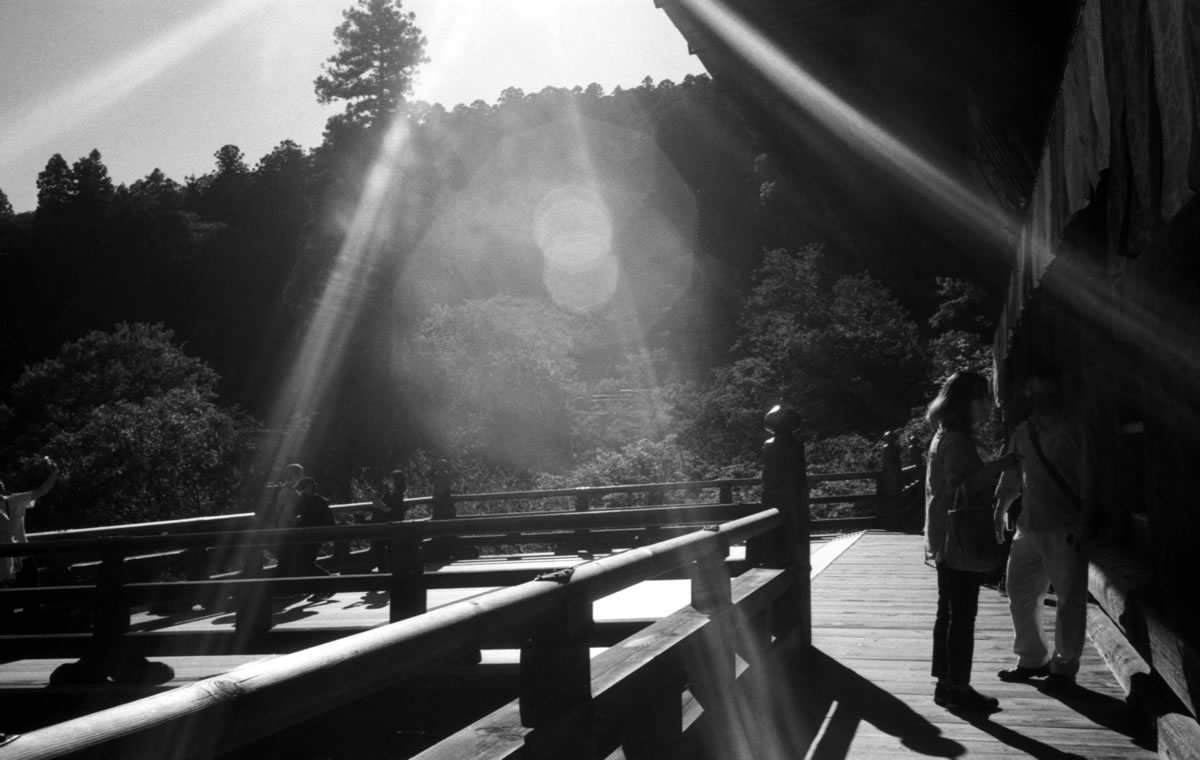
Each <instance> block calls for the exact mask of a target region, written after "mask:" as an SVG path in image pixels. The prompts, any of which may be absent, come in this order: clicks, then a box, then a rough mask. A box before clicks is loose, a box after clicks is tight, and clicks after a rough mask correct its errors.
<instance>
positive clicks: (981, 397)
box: [925, 372, 1017, 712]
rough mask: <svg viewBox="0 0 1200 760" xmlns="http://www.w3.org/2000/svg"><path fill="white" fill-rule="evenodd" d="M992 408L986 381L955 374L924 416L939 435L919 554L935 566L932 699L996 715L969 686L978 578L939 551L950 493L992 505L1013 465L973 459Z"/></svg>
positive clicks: (1009, 459)
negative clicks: (959, 492) (965, 493)
mask: <svg viewBox="0 0 1200 760" xmlns="http://www.w3.org/2000/svg"><path fill="white" fill-rule="evenodd" d="M990 406H991V390H990V388H989V387H988V380H987V378H986V377H984V376H983V375H981V374H979V373H978V372H956V373H954V375H952V376H951V377H950V379H948V380H947V381H946V382H945V383H944V384H943V385H942V388H941V391H940V392H939V393H938V395H937V398H935V399H934V400H933V403H931V404H930V405H929V409H928V410H927V412H926V414H925V418H926V420H928V422H929V424H930V425H932V426H933V427H935V428H936V430H937V432H936V433H935V434H934V436H933V441H932V442H930V444H929V457H928V460H927V461H928V467H927V470H926V474H925V555H926V557H927V559H931V560H932V561H933V563H934V566H935V567H936V568H937V583H938V604H937V619H936V621H935V623H934V626H933V667H932V675H933V677H934V678H936V679H937V685H936V686H935V687H934V691H933V701H934V702H936V703H937V704H938V705H941V706H943V707H948V708H950V709H958V710H971V711H982V712H990V711H992V710H995V709H997V707H998V706H999V701H998V700H997V699H995V698H994V697H988V696H984V695H983V694H980V693H979V692H977V691H975V690H974V689H973V688H971V665H972V661H973V658H974V654H975V613H976V610H977V609H978V606H979V585H980V574H979V573H975V572H970V571H967V570H958V569H955V568H952V567H950V566H949V565H947V564H946V563H945V562H944V557H943V549H944V547H945V545H946V522H947V513H948V511H949V509H950V507H951V506H952V505H953V503H954V493H955V491H956V490H958V488H959V487H960V486H963V485H965V486H966V488H967V489H968V492H969V493H971V494H972V495H974V496H975V497H976V498H978V499H980V500H982V501H984V502H990V501H991V494H992V489H993V488H994V487H995V483H996V480H997V478H998V477H999V476H1000V473H1001V472H1003V471H1004V470H1010V469H1014V468H1016V467H1017V458H1016V457H1015V456H1013V455H1011V454H1009V455H1005V456H1003V457H1001V458H1000V459H997V460H994V461H991V462H986V463H985V462H984V461H983V459H982V458H981V457H980V456H979V450H978V448H977V447H976V441H975V428H976V426H978V425H979V424H980V423H982V422H984V421H985V420H986V419H987V418H988V415H989V410H990Z"/></svg>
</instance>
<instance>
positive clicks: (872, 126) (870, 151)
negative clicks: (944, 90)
mask: <svg viewBox="0 0 1200 760" xmlns="http://www.w3.org/2000/svg"><path fill="white" fill-rule="evenodd" d="M678 4H679V5H680V6H681V7H683V8H686V9H687V10H689V11H690V12H691V13H692V14H693V15H694V16H695V18H696V19H697V20H699V21H700V23H701V24H702V25H703V26H704V27H705V28H706V29H707V30H708V32H709V33H710V34H712V35H713V36H714V37H716V38H718V39H720V40H721V41H722V42H724V43H725V44H726V45H728V46H729V48H730V49H731V50H732V51H733V52H734V54H735V55H737V56H738V57H740V58H741V59H742V60H744V61H745V62H746V63H748V64H749V65H750V66H752V67H753V68H754V69H755V70H756V71H757V72H758V73H759V74H760V75H761V76H762V77H764V78H765V79H766V80H767V81H768V82H770V83H771V84H772V85H773V86H774V87H776V88H777V89H778V90H779V91H780V92H781V93H783V94H784V95H785V96H786V97H787V99H788V100H790V101H791V103H792V104H793V105H795V106H796V107H798V108H800V109H802V110H803V111H804V112H806V113H807V114H808V115H809V116H811V117H812V118H813V119H815V120H816V121H817V123H818V124H820V125H821V126H822V127H823V128H824V129H826V130H827V131H828V132H829V134H830V135H832V136H834V137H837V138H838V139H840V140H842V141H843V142H844V143H845V144H846V145H847V146H848V147H850V148H851V149H852V150H854V151H856V152H857V153H859V154H861V155H863V156H867V157H869V158H871V159H872V160H874V161H875V162H876V163H877V164H878V165H880V166H882V167H883V168H885V169H886V170H888V171H889V173H891V174H892V175H893V176H895V177H897V178H898V179H900V180H901V181H903V182H904V183H905V184H906V185H907V186H909V187H911V188H912V189H913V190H915V191H916V192H918V193H920V194H921V195H922V196H923V197H925V198H926V199H928V200H929V201H930V202H932V203H933V204H934V205H936V206H937V207H938V208H940V209H942V210H944V211H946V212H948V214H949V215H950V216H951V217H952V218H953V219H955V220H956V221H958V222H960V223H963V224H966V225H967V226H968V227H969V228H970V229H971V230H972V231H973V232H975V233H976V234H978V235H980V237H981V238H983V239H984V240H985V241H987V242H988V243H990V244H992V245H994V246H996V247H997V248H999V249H1000V250H1005V249H1007V248H1008V246H1009V244H1010V242H1011V240H1012V239H1013V237H1014V235H1015V232H1016V230H1017V223H1016V222H1015V220H1013V219H1012V218H1011V217H1010V216H1009V215H1008V214H1006V213H1003V212H1002V211H1001V210H1000V209H998V208H997V207H996V206H995V205H994V204H991V203H989V202H988V201H987V200H985V199H984V198H982V197H981V196H980V195H979V194H978V193H976V192H974V191H972V190H971V189H970V188H969V187H967V186H965V185H964V184H963V183H961V182H959V181H957V180H955V179H954V178H953V177H951V176H950V175H949V174H947V173H946V172H944V171H942V170H941V169H939V168H938V167H937V166H935V165H934V164H933V163H931V162H930V161H928V160H926V159H925V158H924V157H922V156H920V155H919V154H918V153H917V152H916V151H914V150H912V149H911V148H909V147H908V146H907V145H905V144H904V143H903V142H901V141H900V140H898V139H896V138H895V137H893V136H892V135H891V134H889V133H888V132H887V131H886V130H884V129H882V128H881V127H879V125H877V124H876V123H874V122H873V121H871V120H870V119H868V118H867V117H866V116H864V115H863V114H862V113H860V112H859V111H858V110H856V109H855V108H854V107H853V106H851V105H850V104H849V103H847V102H846V101H845V100H843V99H842V98H840V97H838V96H837V95H836V94H835V93H834V92H833V91H832V90H830V89H829V88H828V87H826V86H825V85H823V84H821V82H819V81H817V79H816V78H814V77H813V76H812V75H811V74H809V73H808V72H807V71H805V70H804V69H803V68H801V67H800V66H799V65H798V64H797V63H796V62H795V61H794V60H792V59H791V58H789V57H788V56H787V54H786V53H784V52H783V51H782V50H780V49H779V48H778V47H777V46H776V45H774V44H773V43H772V42H771V41H770V40H768V39H767V38H766V37H765V36H763V35H762V34H761V33H759V32H758V31H757V30H756V29H754V28H753V27H752V26H751V25H750V24H749V23H747V22H746V21H745V20H743V19H742V18H741V17H739V16H738V15H737V14H736V13H734V12H733V11H731V10H730V9H729V8H728V7H726V5H725V4H723V3H721V2H719V0H678Z"/></svg>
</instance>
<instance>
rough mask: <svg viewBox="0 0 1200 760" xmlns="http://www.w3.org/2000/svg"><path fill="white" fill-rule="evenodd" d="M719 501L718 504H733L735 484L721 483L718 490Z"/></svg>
mask: <svg viewBox="0 0 1200 760" xmlns="http://www.w3.org/2000/svg"><path fill="white" fill-rule="evenodd" d="M717 503H718V504H732V503H733V484H732V483H722V484H721V487H720V489H719V490H718V491H717Z"/></svg>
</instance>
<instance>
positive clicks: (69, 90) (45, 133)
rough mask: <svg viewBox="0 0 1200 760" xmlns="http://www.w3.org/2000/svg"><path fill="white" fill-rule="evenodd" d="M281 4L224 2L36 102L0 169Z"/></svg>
mask: <svg viewBox="0 0 1200 760" xmlns="http://www.w3.org/2000/svg"><path fill="white" fill-rule="evenodd" d="M278 2H279V0H224V2H221V3H220V4H218V5H216V6H215V7H213V8H211V9H209V10H207V11H204V12H203V13H199V14H196V15H195V16H192V17H191V18H190V19H188V20H187V21H184V22H182V23H180V24H178V25H177V26H175V27H173V28H172V29H170V30H168V31H167V32H165V33H164V34H162V35H159V36H158V37H156V38H155V39H153V40H150V41H149V42H147V43H145V44H144V45H142V46H140V47H138V48H135V49H134V50H132V51H131V52H129V53H128V54H127V55H124V56H122V57H121V58H119V59H117V60H114V61H112V62H111V63H109V64H108V65H106V66H102V67H101V68H100V69H99V70H97V71H96V72H95V73H93V74H91V75H90V76H87V77H84V78H83V79H81V80H79V81H77V82H75V83H74V84H72V85H70V86H68V87H66V88H64V89H62V90H61V91H59V92H58V93H57V94H54V95H52V96H50V97H49V98H47V99H45V100H44V101H42V102H39V103H37V104H35V105H34V106H33V107H32V108H30V109H29V110H28V112H27V113H24V114H22V115H20V116H17V117H16V118H15V119H14V120H13V121H11V122H10V123H9V124H8V125H7V126H6V127H5V133H6V134H5V139H4V141H3V142H0V166H3V165H5V164H8V163H10V162H13V161H16V160H17V159H18V158H20V156H22V155H23V154H25V153H26V152H28V151H31V150H33V149H35V148H37V147H39V146H41V145H44V144H45V143H47V142H49V141H51V140H53V139H54V138H56V137H58V136H59V135H61V134H63V133H65V132H68V131H70V130H71V129H74V128H75V127H76V126H77V125H79V124H81V123H84V122H87V121H90V120H92V119H94V118H95V117H96V115H97V114H99V113H101V112H103V111H105V110H107V109H109V108H112V107H113V106H115V105H117V104H118V103H120V102H121V101H122V100H124V99H126V98H128V97H129V96H130V95H132V94H133V93H134V92H135V91H137V90H138V89H140V88H142V87H144V86H146V85H148V84H150V83H151V82H153V81H154V80H156V79H158V78H159V77H161V76H163V75H164V74H165V73H166V72H167V71H168V70H169V69H170V68H171V67H172V66H175V65H176V64H178V63H180V62H181V61H183V60H184V59H186V58H188V57H189V56H191V55H193V54H194V53H196V52H197V51H198V50H199V49H200V48H202V47H203V46H204V45H206V44H208V43H209V42H211V41H212V40H213V39H215V38H217V37H219V36H220V35H222V34H225V33H227V32H228V31H229V30H230V29H231V28H233V27H234V26H236V25H237V24H239V23H241V22H242V21H244V20H245V19H246V18H247V17H249V16H251V15H253V14H255V13H257V12H258V11H259V10H261V9H263V8H264V7H266V6H268V5H272V4H274V3H278ZM6 120H7V117H6Z"/></svg>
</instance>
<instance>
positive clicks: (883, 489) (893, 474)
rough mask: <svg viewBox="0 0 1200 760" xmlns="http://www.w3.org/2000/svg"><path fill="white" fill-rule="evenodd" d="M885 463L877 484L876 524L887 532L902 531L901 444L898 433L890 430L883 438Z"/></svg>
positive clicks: (883, 462)
mask: <svg viewBox="0 0 1200 760" xmlns="http://www.w3.org/2000/svg"><path fill="white" fill-rule="evenodd" d="M882 459H883V461H882V462H881V463H880V464H881V467H880V472H879V480H878V482H877V483H876V496H875V509H876V510H877V511H876V515H875V523H876V525H879V526H880V527H882V528H884V529H885V530H900V526H901V521H902V517H903V513H904V500H903V497H902V492H903V490H904V484H903V483H902V482H901V477H902V475H901V473H900V469H901V467H902V465H901V463H900V443H899V437H898V436H897V435H896V431H894V430H889V431H888V432H887V433H885V434H884V436H883V457H882Z"/></svg>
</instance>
